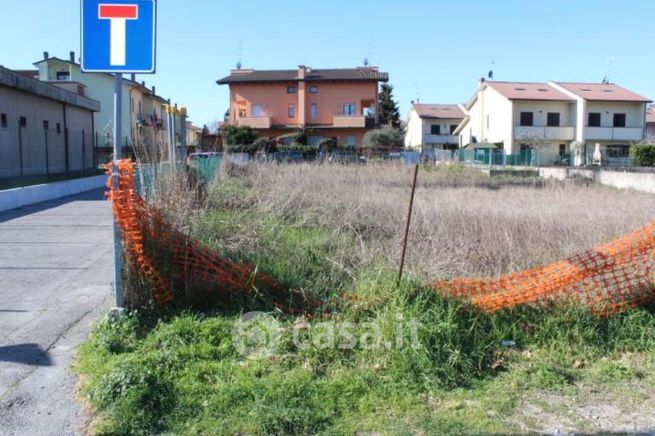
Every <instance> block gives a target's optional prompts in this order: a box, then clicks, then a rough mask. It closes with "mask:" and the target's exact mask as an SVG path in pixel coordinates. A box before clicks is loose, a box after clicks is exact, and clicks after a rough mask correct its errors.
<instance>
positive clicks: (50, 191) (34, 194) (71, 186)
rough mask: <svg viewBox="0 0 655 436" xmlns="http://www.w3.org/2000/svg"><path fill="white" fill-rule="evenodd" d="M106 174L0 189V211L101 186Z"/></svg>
mask: <svg viewBox="0 0 655 436" xmlns="http://www.w3.org/2000/svg"><path fill="white" fill-rule="evenodd" d="M106 183H107V176H94V177H86V178H83V179H74V180H65V181H62V182H55V183H47V184H43V185H35V186H26V187H24V188H14V189H6V190H4V191H0V212H4V211H6V210H12V209H18V208H19V207H23V206H28V205H31V204H37V203H41V202H44V201H50V200H56V199H58V198H63V197H68V196H70V195H75V194H79V193H81V192H86V191H91V190H93V189H98V188H102V187H103V186H105V185H106Z"/></svg>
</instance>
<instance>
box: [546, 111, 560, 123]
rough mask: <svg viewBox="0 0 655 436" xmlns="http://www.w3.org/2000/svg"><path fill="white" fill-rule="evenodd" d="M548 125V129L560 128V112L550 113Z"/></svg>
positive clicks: (547, 120)
mask: <svg viewBox="0 0 655 436" xmlns="http://www.w3.org/2000/svg"><path fill="white" fill-rule="evenodd" d="M546 125H547V126H548V127H558V126H559V112H548V115H547V119H546Z"/></svg>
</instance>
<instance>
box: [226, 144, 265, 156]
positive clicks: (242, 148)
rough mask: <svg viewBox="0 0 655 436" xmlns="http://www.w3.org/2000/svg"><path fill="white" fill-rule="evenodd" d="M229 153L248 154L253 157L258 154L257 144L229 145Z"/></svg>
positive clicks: (227, 146) (227, 147) (227, 148)
mask: <svg viewBox="0 0 655 436" xmlns="http://www.w3.org/2000/svg"><path fill="white" fill-rule="evenodd" d="M225 150H227V152H228V153H248V154H250V155H253V154H255V153H256V152H257V145H256V144H228V145H226V146H225Z"/></svg>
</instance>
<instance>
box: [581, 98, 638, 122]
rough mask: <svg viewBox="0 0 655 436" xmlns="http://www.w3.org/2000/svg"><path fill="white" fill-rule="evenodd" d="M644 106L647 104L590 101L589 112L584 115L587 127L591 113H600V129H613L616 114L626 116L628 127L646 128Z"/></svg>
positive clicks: (588, 104)
mask: <svg viewBox="0 0 655 436" xmlns="http://www.w3.org/2000/svg"><path fill="white" fill-rule="evenodd" d="M644 106H645V103H628V102H615V101H588V102H587V110H586V112H585V114H584V123H585V126H586V125H587V123H588V120H589V115H588V114H589V113H591V112H599V113H600V127H613V126H614V114H615V113H624V114H625V126H626V127H641V128H643V127H644Z"/></svg>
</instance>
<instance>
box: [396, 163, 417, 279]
mask: <svg viewBox="0 0 655 436" xmlns="http://www.w3.org/2000/svg"><path fill="white" fill-rule="evenodd" d="M417 177H418V164H416V165H414V180H413V182H412V194H411V196H410V198H409V211H408V212H407V223H406V225H405V238H404V239H403V252H402V255H401V257H400V270H399V271H398V282H397V285H398V286H400V281H401V280H402V278H403V269H404V268H405V253H406V252H407V239H408V237H409V225H410V223H411V220H412V210H413V208H414V194H415V193H416V179H417Z"/></svg>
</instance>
